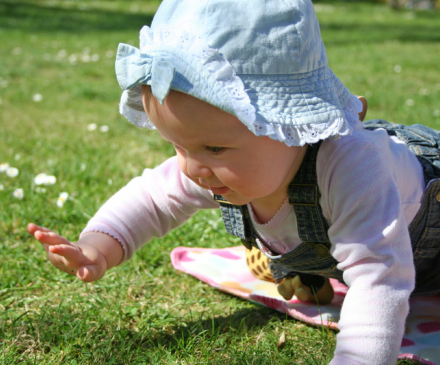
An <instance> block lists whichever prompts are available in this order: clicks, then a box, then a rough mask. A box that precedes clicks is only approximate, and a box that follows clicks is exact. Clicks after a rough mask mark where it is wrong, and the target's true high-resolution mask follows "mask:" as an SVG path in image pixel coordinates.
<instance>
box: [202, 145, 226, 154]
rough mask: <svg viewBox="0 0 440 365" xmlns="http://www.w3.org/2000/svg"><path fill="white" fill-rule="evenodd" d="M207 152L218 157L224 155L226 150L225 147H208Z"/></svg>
mask: <svg viewBox="0 0 440 365" xmlns="http://www.w3.org/2000/svg"><path fill="white" fill-rule="evenodd" d="M206 150H207V151H209V152H210V153H211V154H213V155H218V154H220V153H222V152H223V151H224V150H225V148H224V147H216V146H206Z"/></svg>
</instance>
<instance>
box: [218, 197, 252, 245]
mask: <svg viewBox="0 0 440 365" xmlns="http://www.w3.org/2000/svg"><path fill="white" fill-rule="evenodd" d="M214 200H215V201H216V202H218V203H219V204H220V211H221V213H222V218H223V222H224V224H225V228H226V231H227V232H228V233H230V234H232V235H234V236H236V237H239V238H241V242H242V243H243V245H245V246H246V248H248V249H249V250H250V249H251V248H252V246H255V247H258V246H257V243H256V241H255V237H256V235H255V232H254V228H253V226H252V222H251V217H250V214H249V210H248V207H247V205H234V204H232V203H229V202H228V201H227V200H226V199H225V198H223V197H222V196H221V195H217V194H214Z"/></svg>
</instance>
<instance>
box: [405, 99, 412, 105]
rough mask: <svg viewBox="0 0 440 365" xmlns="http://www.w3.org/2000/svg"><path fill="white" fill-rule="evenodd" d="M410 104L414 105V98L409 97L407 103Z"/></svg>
mask: <svg viewBox="0 0 440 365" xmlns="http://www.w3.org/2000/svg"><path fill="white" fill-rule="evenodd" d="M405 104H406V105H408V106H414V100H413V99H408V100H407V101H406V103H405Z"/></svg>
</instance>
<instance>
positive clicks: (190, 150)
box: [143, 87, 305, 206]
mask: <svg viewBox="0 0 440 365" xmlns="http://www.w3.org/2000/svg"><path fill="white" fill-rule="evenodd" d="M143 103H144V107H145V110H146V113H147V114H148V116H149V118H150V120H151V122H152V123H153V124H154V125H155V126H156V128H157V130H158V131H159V133H160V134H161V136H162V137H163V138H164V139H165V140H166V141H168V142H170V143H172V144H173V146H174V148H175V149H176V153H177V159H178V163H179V167H180V169H181V171H182V172H183V173H184V174H185V175H186V176H187V177H188V178H189V179H191V180H192V181H194V182H195V183H196V184H197V185H199V186H201V187H202V188H204V189H209V190H211V191H212V192H213V193H215V194H219V195H222V196H223V197H224V198H225V199H227V200H228V201H230V202H231V203H233V204H238V205H242V204H246V203H249V202H252V205H253V206H254V204H257V205H258V204H259V206H264V204H265V203H269V202H270V201H271V200H272V201H273V199H275V200H276V201H278V200H280V199H281V202H282V201H283V200H284V199H285V197H286V195H287V186H288V184H289V183H290V181H291V180H292V179H293V177H294V175H295V174H296V172H297V171H298V168H299V165H300V164H301V161H302V158H303V156H304V153H305V148H304V147H287V146H286V145H285V144H284V143H281V142H278V141H274V140H272V139H270V138H269V137H257V136H255V135H254V134H253V133H252V132H251V131H249V130H248V129H247V128H246V126H245V125H244V124H242V123H241V122H240V121H239V120H238V119H237V118H236V117H235V116H233V115H231V114H229V113H227V112H224V111H222V110H220V109H218V108H216V107H214V106H212V105H210V104H208V103H205V102H203V101H201V100H199V99H196V98H194V97H192V96H189V95H186V94H183V93H180V92H177V91H171V92H170V94H169V95H168V97H167V98H166V100H165V103H164V105H160V104H159V102H158V101H157V100H156V99H155V98H154V97H153V96H152V95H151V91H149V90H148V89H146V88H145V87H144V92H143Z"/></svg>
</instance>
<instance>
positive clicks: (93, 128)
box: [87, 123, 98, 131]
mask: <svg viewBox="0 0 440 365" xmlns="http://www.w3.org/2000/svg"><path fill="white" fill-rule="evenodd" d="M96 128H98V126H97V125H96V123H91V124H89V125H88V126H87V130H88V131H94V130H96Z"/></svg>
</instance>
